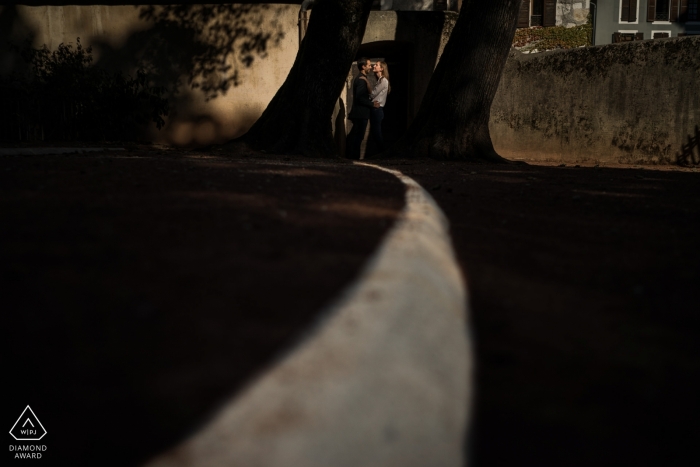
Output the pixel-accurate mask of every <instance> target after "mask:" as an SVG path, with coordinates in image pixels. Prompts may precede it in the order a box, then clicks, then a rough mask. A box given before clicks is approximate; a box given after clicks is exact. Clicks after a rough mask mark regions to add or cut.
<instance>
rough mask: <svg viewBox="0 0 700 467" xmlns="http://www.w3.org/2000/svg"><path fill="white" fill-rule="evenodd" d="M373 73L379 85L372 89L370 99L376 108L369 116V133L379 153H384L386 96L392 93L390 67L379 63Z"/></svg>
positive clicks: (374, 67) (373, 68) (373, 66)
mask: <svg viewBox="0 0 700 467" xmlns="http://www.w3.org/2000/svg"><path fill="white" fill-rule="evenodd" d="M372 71H373V72H374V74H375V76H376V77H377V84H376V85H375V86H374V89H372V92H371V94H370V95H369V99H370V100H371V101H373V102H374V108H373V109H372V111H371V113H370V116H369V125H370V126H369V131H370V133H371V134H372V137H373V138H374V141H375V143H377V148H378V149H379V152H384V149H386V148H385V146H384V136H383V135H382V120H384V104H386V96H387V95H388V94H389V93H390V92H391V86H390V85H389V67H388V66H387V64H386V62H382V61H378V62H377V63H375V64H374V65H372Z"/></svg>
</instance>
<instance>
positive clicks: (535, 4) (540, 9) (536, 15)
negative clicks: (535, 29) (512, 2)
mask: <svg viewBox="0 0 700 467" xmlns="http://www.w3.org/2000/svg"><path fill="white" fill-rule="evenodd" d="M526 1H527V0H526ZM543 14H544V0H532V15H530V26H542V15H543Z"/></svg>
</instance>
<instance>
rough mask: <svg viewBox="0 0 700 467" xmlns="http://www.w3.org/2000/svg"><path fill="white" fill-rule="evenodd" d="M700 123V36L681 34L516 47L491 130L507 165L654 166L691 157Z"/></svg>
mask: <svg viewBox="0 0 700 467" xmlns="http://www.w3.org/2000/svg"><path fill="white" fill-rule="evenodd" d="M697 125H700V37H684V38H672V39H657V40H653V41H652V40H649V41H637V42H630V43H625V44H610V45H603V46H598V47H588V48H580V49H575V50H569V51H553V52H544V53H540V54H536V55H534V54H533V55H525V54H522V53H520V52H517V51H512V52H511V54H510V56H509V58H508V62H507V64H506V69H505V71H504V75H503V77H502V79H501V83H500V86H499V89H498V92H497V94H496V98H495V99H494V102H493V106H492V108H491V121H490V130H491V138H492V140H493V142H494V146H495V147H496V150H497V151H498V152H499V153H500V154H501V155H503V156H505V157H508V158H510V159H526V160H527V159H529V160H554V161H565V162H574V161H584V160H593V161H600V162H606V163H609V162H621V163H646V164H658V163H676V162H677V159H678V156H679V155H681V154H682V152H683V150H684V149H685V151H686V152H688V147H687V146H688V144H689V141H690V138H692V137H693V136H694V135H695V134H696V130H695V128H696V126H697ZM694 144H697V143H694ZM684 145H685V146H686V147H685V148H684ZM691 149H692V148H691ZM692 150H694V151H695V153H697V151H698V148H697V147H696V148H694V149H692Z"/></svg>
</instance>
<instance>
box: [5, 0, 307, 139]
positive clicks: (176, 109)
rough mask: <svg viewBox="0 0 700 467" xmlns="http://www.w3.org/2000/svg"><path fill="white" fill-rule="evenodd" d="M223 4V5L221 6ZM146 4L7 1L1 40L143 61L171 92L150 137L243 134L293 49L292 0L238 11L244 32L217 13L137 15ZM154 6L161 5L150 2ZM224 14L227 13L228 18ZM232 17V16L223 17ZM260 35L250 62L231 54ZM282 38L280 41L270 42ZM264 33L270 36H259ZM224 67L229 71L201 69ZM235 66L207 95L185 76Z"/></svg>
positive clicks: (214, 77)
mask: <svg viewBox="0 0 700 467" xmlns="http://www.w3.org/2000/svg"><path fill="white" fill-rule="evenodd" d="M223 7H224V8H225V7H226V6H223ZM146 8H148V6H147V5H113V6H105V5H85V6H75V5H74V6H38V7H29V6H23V5H18V6H5V7H0V25H1V26H2V27H3V28H4V29H5V30H0V39H7V40H11V41H12V42H14V43H16V44H21V43H23V42H24V41H25V40H27V39H29V40H31V42H32V44H33V45H34V47H37V48H38V47H41V46H42V45H46V46H47V47H48V48H49V50H55V49H56V48H57V47H58V45H59V44H61V43H65V44H73V45H75V42H76V38H78V37H79V38H80V40H81V43H82V45H83V46H85V47H87V46H92V47H93V56H94V59H95V60H94V63H95V65H96V66H102V67H106V68H108V69H118V70H121V71H126V72H130V71H132V70H134V69H135V67H136V66H137V65H138V62H139V61H141V62H142V63H145V64H146V65H147V66H148V67H149V69H150V70H152V71H153V74H154V75H155V76H156V77H157V79H158V80H159V84H161V85H164V86H166V87H167V88H168V89H170V90H171V113H170V116H169V117H168V118H167V120H166V126H165V127H164V128H163V129H162V130H160V131H158V130H157V129H156V128H155V127H153V128H152V129H151V130H150V139H151V140H152V141H154V142H158V143H165V144H172V145H203V144H211V143H220V142H224V141H227V140H229V139H231V138H234V137H236V136H239V135H241V134H243V133H245V132H246V131H247V130H248V129H249V128H250V127H251V126H252V124H253V123H254V122H255V120H257V118H258V117H259V116H260V115H261V114H262V112H263V111H264V110H265V107H267V104H268V103H269V102H270V100H271V99H272V97H273V96H274V95H275V93H276V92H277V89H279V87H280V86H281V85H282V83H283V82H284V80H285V78H286V77H287V74H288V73H289V70H290V69H291V67H292V64H293V63H294V58H295V57H296V54H297V51H298V49H299V37H298V36H299V35H298V26H297V22H298V11H299V6H298V5H267V6H264V7H262V6H261V7H257V6H256V7H255V8H251V9H250V11H246V10H245V9H241V10H240V11H241V12H242V13H241V14H243V15H244V16H243V20H245V21H246V25H247V27H248V28H249V30H250V31H249V32H248V33H246V35H245V37H237V36H236V32H235V31H234V32H231V33H228V32H226V30H225V29H222V28H221V27H219V26H218V25H217V20H218V21H223V22H226V21H229V20H230V19H231V18H230V16H231V15H232V14H231V13H226V11H233V9H235V8H236V6H235V5H234V6H231V8H232V10H225V11H224V12H223V13H221V12H220V13H219V14H218V15H214V16H212V17H206V16H205V15H204V14H202V15H198V16H194V17H193V18H192V19H193V21H187V22H184V21H178V20H177V19H175V18H167V19H165V18H161V19H157V20H155V21H153V20H146V19H144V18H142V17H141V16H142V14H143V12H144V11H145V9H146ZM156 8H160V7H156ZM226 15H229V16H226ZM229 22H230V21H229ZM254 34H259V36H258V38H259V42H258V43H261V42H262V41H264V42H265V46H264V50H263V51H262V53H259V52H258V51H256V50H253V51H252V53H251V56H252V57H253V60H252V62H251V63H250V66H248V65H247V64H246V63H245V61H244V60H241V56H240V55H239V54H238V53H237V51H238V50H239V49H238V45H239V44H241V43H242V41H245V40H248V39H250V38H251V37H252V35H254ZM278 37H279V38H280V40H279V41H277V40H275V39H276V38H278ZM265 38H269V39H265ZM3 46H4V43H3V44H0V73H6V72H7V71H11V70H7V68H8V67H10V68H11V66H12V60H11V57H9V56H8V54H7V53H6V51H3V50H2V48H3ZM218 63H221V64H222V65H229V66H230V69H229V70H228V71H227V72H222V71H220V70H218V69H209V70H207V69H206V68H207V67H210V68H211V67H216V65H217V64H218ZM236 71H237V72H238V75H237V82H238V83H237V84H236V85H233V84H232V85H231V86H230V87H228V89H227V90H225V91H224V92H219V93H218V95H217V96H216V97H215V98H211V99H208V100H207V98H206V96H205V94H204V93H203V92H201V91H200V90H199V89H193V88H192V86H191V84H190V81H191V80H190V78H191V77H192V76H193V77H194V79H195V81H199V82H205V81H206V82H212V81H213V82H217V81H220V80H223V79H227V78H231V74H232V73H234V72H236Z"/></svg>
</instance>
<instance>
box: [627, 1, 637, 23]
mask: <svg viewBox="0 0 700 467" xmlns="http://www.w3.org/2000/svg"><path fill="white" fill-rule="evenodd" d="M629 16H630V20H629V21H630V23H634V22H635V21H637V0H630V15H629Z"/></svg>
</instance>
